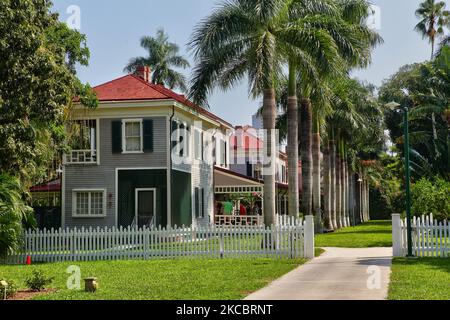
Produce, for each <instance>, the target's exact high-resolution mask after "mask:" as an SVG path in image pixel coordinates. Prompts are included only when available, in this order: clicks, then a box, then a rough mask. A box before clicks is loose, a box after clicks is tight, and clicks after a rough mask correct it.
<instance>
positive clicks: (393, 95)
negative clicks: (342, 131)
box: [379, 47, 450, 180]
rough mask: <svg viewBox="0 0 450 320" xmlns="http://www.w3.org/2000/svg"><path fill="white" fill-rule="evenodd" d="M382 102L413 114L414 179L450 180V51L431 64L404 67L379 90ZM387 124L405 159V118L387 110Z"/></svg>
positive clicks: (411, 143)
mask: <svg viewBox="0 0 450 320" xmlns="http://www.w3.org/2000/svg"><path fill="white" fill-rule="evenodd" d="M403 88H406V89H408V91H409V93H410V94H409V96H407V95H405V94H404V93H403V91H402V89H403ZM379 100H380V103H382V104H386V103H388V102H391V101H396V102H398V103H400V104H401V105H402V106H403V107H408V108H409V110H410V122H409V127H410V138H411V139H410V140H411V142H410V146H411V170H412V179H413V180H418V179H420V178H421V177H428V178H432V177H434V176H435V175H440V176H442V177H443V178H445V179H447V180H449V179H450V131H449V130H450V117H449V116H448V115H449V114H450V111H449V110H450V109H449V108H450V48H449V47H445V48H443V49H442V50H441V52H440V54H439V55H438V56H437V57H436V58H435V59H434V60H433V61H432V62H425V63H423V64H414V65H407V66H404V67H402V68H401V69H400V70H399V71H398V72H397V73H396V74H395V75H393V76H392V77H391V78H390V79H389V80H388V81H386V82H385V83H384V84H383V86H382V87H381V88H380V92H379ZM385 123H386V126H387V129H389V132H390V136H391V140H392V141H393V142H394V143H395V145H396V147H397V150H400V151H399V152H400V154H401V156H402V157H404V154H403V150H404V137H403V114H402V113H401V112H398V111H393V110H388V109H386V110H385Z"/></svg>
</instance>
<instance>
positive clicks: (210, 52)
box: [190, 0, 381, 104]
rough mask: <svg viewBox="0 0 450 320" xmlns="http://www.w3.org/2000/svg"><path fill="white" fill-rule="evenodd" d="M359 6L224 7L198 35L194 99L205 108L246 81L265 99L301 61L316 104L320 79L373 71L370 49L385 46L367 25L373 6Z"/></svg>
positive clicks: (241, 3)
mask: <svg viewBox="0 0 450 320" xmlns="http://www.w3.org/2000/svg"><path fill="white" fill-rule="evenodd" d="M352 4H353V5H354V6H352V5H347V3H346V1H334V0H333V1H299V0H294V1H284V0H270V1H263V2H261V1H258V0H252V1H247V0H237V1H232V2H229V1H223V2H222V3H221V4H220V5H219V6H218V7H217V9H215V10H214V11H213V12H212V14H211V15H210V16H209V17H208V18H206V19H204V20H203V21H202V22H201V23H200V24H199V25H198V26H197V27H196V28H195V30H194V33H193V35H192V39H191V42H190V47H191V49H192V51H193V53H194V56H195V59H196V67H195V68H194V76H193V81H192V82H193V84H192V86H191V90H190V97H191V98H192V99H193V100H194V101H195V102H197V103H199V104H204V103H206V101H207V97H208V95H209V94H210V93H211V91H212V90H213V89H214V88H216V87H219V88H220V89H224V90H225V89H229V88H232V87H233V86H234V85H235V84H236V83H237V82H238V81H240V80H242V79H243V78H244V77H248V79H249V91H250V93H251V94H252V95H253V96H260V95H261V94H262V92H263V91H264V90H265V89H272V88H275V87H276V86H277V83H278V82H280V81H282V80H283V75H282V74H283V67H284V66H285V65H286V61H287V59H290V60H291V61H295V64H296V68H297V70H298V71H299V76H300V77H301V81H300V82H299V83H300V85H301V88H302V90H303V91H302V94H303V95H304V96H307V97H309V96H310V95H311V94H312V91H314V90H317V89H315V88H320V87H321V85H317V83H318V82H319V78H321V77H320V76H325V75H326V76H334V75H336V74H339V73H342V72H345V71H346V69H347V68H349V67H353V66H364V65H366V64H367V63H369V62H370V46H371V45H373V44H375V43H378V42H380V41H381V39H380V37H379V36H378V35H377V34H376V33H375V32H372V31H371V30H369V29H368V28H367V27H366V26H365V25H364V24H362V23H361V21H363V20H364V18H365V17H367V12H368V11H367V2H366V1H352ZM355 8H358V10H356V9H355ZM361 8H366V10H360V9H361Z"/></svg>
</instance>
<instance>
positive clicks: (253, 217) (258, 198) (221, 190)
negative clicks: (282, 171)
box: [212, 167, 288, 226]
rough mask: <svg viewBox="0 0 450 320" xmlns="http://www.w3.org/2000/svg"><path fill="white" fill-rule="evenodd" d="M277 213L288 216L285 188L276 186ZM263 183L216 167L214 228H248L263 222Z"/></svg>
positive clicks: (284, 186)
mask: <svg viewBox="0 0 450 320" xmlns="http://www.w3.org/2000/svg"><path fill="white" fill-rule="evenodd" d="M275 203H276V213H277V214H278V215H285V214H287V208H288V205H287V185H282V184H277V192H276V201H275ZM263 212H264V184H263V181H261V180H257V179H253V178H250V177H247V176H245V175H241V174H239V173H236V172H233V171H230V170H227V169H224V168H220V167H216V168H215V169H214V213H213V214H214V216H213V219H212V221H213V223H214V224H215V225H220V226H223V225H225V226H227V225H247V226H248V225H251V226H259V225H262V224H263V223H264V216H263Z"/></svg>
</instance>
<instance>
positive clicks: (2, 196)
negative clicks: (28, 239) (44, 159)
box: [0, 174, 34, 257]
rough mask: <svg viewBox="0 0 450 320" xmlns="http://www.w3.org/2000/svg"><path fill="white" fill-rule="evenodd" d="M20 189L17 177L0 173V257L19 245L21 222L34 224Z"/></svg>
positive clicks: (30, 210) (20, 240)
mask: <svg viewBox="0 0 450 320" xmlns="http://www.w3.org/2000/svg"><path fill="white" fill-rule="evenodd" d="M22 189H23V188H22V186H21V184H20V182H19V180H18V179H17V178H13V177H11V176H8V175H6V174H0V257H4V256H6V255H7V254H8V253H12V252H14V251H15V250H17V249H18V248H19V247H20V245H21V243H22V231H23V223H27V224H29V225H34V217H33V215H32V212H33V210H32V209H31V208H30V207H28V206H27V205H25V202H24V200H23V192H22Z"/></svg>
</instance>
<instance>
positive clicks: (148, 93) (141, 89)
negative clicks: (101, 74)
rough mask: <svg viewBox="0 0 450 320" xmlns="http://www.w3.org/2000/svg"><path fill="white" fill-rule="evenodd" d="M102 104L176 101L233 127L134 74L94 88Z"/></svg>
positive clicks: (171, 92)
mask: <svg viewBox="0 0 450 320" xmlns="http://www.w3.org/2000/svg"><path fill="white" fill-rule="evenodd" d="M94 91H95V93H96V94H97V98H98V100H99V101H100V102H102V101H103V102H108V101H139V100H174V101H176V102H179V103H181V104H183V105H185V106H187V107H189V108H191V109H193V110H195V111H196V112H198V113H201V114H203V115H205V116H206V117H208V118H210V119H212V120H215V121H219V122H221V123H223V124H225V125H227V126H229V127H232V125H231V124H230V123H229V122H227V121H225V120H223V119H221V118H219V117H218V116H216V115H215V114H213V113H211V112H209V111H208V110H206V109H204V108H202V107H200V106H198V105H196V104H195V103H193V102H192V101H190V100H189V99H187V98H186V97H185V96H184V95H181V94H178V93H176V92H174V91H172V90H170V89H168V88H166V87H164V86H162V85H159V84H153V83H150V82H147V81H145V80H144V79H142V78H140V77H139V76H136V75H134V74H129V75H126V76H123V77H120V78H117V79H115V80H112V81H109V82H106V83H104V84H101V85H99V86H96V87H94Z"/></svg>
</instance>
